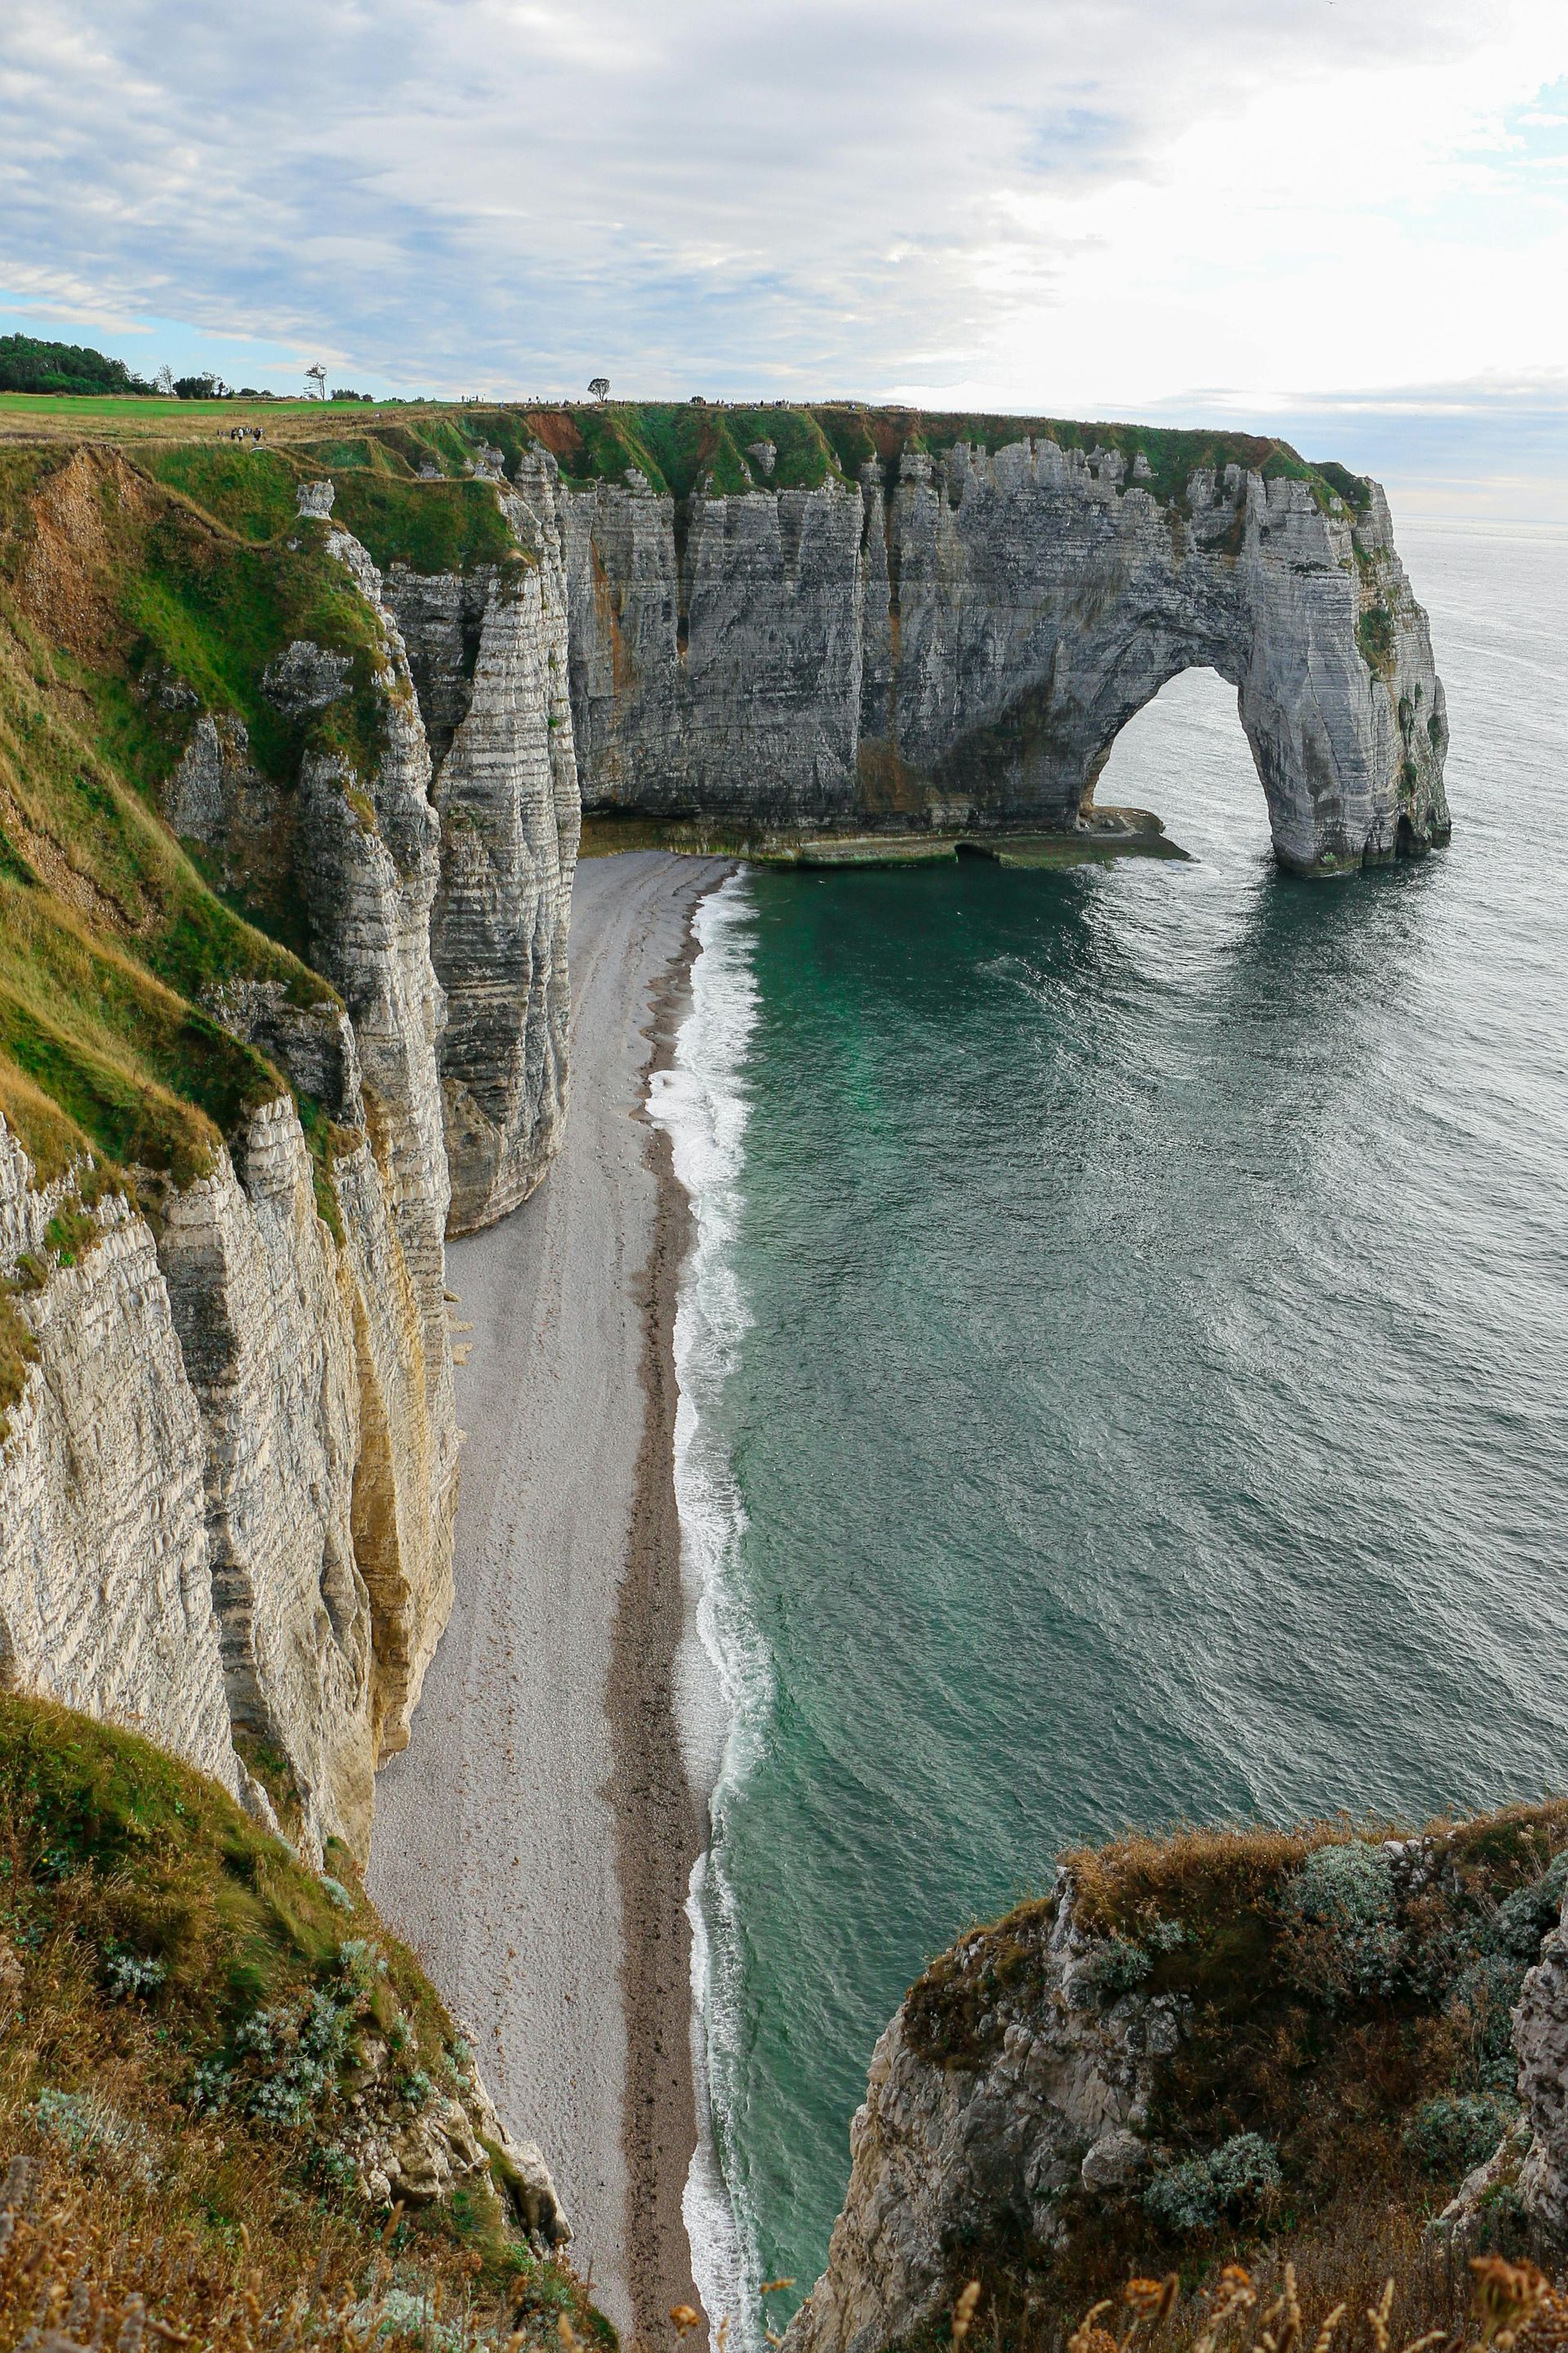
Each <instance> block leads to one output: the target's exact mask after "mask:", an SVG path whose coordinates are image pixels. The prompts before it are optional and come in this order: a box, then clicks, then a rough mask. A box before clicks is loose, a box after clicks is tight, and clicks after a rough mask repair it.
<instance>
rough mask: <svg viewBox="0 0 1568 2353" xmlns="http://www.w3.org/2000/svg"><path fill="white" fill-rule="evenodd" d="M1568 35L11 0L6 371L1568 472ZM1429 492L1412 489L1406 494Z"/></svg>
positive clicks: (1166, 8)
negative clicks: (1107, 426)
mask: <svg viewBox="0 0 1568 2353" xmlns="http://www.w3.org/2000/svg"><path fill="white" fill-rule="evenodd" d="M1565 294H1568V6H1565V5H1563V0H896V4H895V0H726V5H716V4H715V0H664V5H655V0H574V5H557V0H379V4H378V5H368V0H250V5H247V6H244V7H237V6H232V5H226V6H221V7H215V6H213V5H211V0H4V7H3V9H0V330H4V329H9V328H12V327H17V326H21V327H25V328H31V329H33V330H34V331H36V332H54V333H58V332H69V333H70V334H72V335H73V336H79V337H80V338H82V339H89V340H92V341H95V342H98V343H101V344H104V345H106V346H108V347H109V348H111V349H114V350H117V351H120V352H121V353H124V354H125V355H126V356H127V357H128V358H130V359H132V362H133V363H134V364H140V365H143V366H146V367H149V368H151V367H153V366H155V365H156V364H157V363H158V362H159V361H160V360H162V359H163V358H165V357H166V358H169V359H171V360H173V361H174V363H175V364H176V365H178V364H181V363H186V364H188V363H190V362H193V361H195V360H198V359H205V361H207V362H209V363H210V364H216V365H217V366H218V367H219V368H220V369H221V370H222V372H223V373H224V374H225V375H227V376H228V377H229V379H230V380H231V381H233V382H245V383H255V384H270V385H276V386H277V387H279V388H280V389H281V388H290V389H291V388H293V387H294V385H296V383H297V381H298V373H299V370H300V368H301V367H302V366H303V365H305V364H308V363H309V362H310V361H311V360H313V359H316V358H318V357H320V358H321V360H322V361H323V362H324V363H325V364H327V366H328V367H329V369H330V371H331V375H332V378H333V380H334V381H337V382H352V383H354V384H356V385H362V386H363V387H365V388H369V389H375V390H388V391H419V390H424V391H430V392H439V393H458V392H476V393H486V394H503V393H516V394H529V393H533V392H562V391H580V390H581V389H582V388H583V386H584V384H585V382H586V379H587V378H588V377H589V376H590V375H595V374H597V373H600V372H602V373H603V374H605V375H608V376H609V377H610V378H611V380H612V382H613V384H614V385H615V386H616V389H617V390H621V391H625V392H626V393H628V394H630V393H634V392H635V393H643V394H647V395H657V394H666V393H676V394H684V393H689V392H691V391H696V390H701V391H703V392H706V393H707V394H709V395H710V396H750V395H753V394H755V395H759V396H766V395H771V394H795V395H798V396H829V395H835V394H840V393H851V394H856V395H859V396H865V397H868V398H890V397H899V398H909V399H913V400H919V401H922V402H925V403H928V404H929V403H937V402H941V403H943V404H947V403H955V402H959V401H962V402H963V403H964V404H965V405H974V406H992V407H997V408H1016V409H1026V410H1027V409H1037V410H1047V411H1055V412H1057V413H1064V412H1066V413H1085V414H1098V415H1107V414H1113V415H1118V416H1131V415H1136V416H1149V417H1182V418H1189V417H1190V418H1194V419H1195V418H1200V417H1217V416H1225V417H1247V418H1250V419H1255V420H1257V421H1258V423H1259V424H1263V425H1268V426H1270V427H1273V428H1274V429H1279V430H1285V431H1288V432H1290V433H1291V434H1292V435H1293V436H1294V437H1295V438H1302V439H1304V440H1306V441H1307V442H1308V443H1310V444H1311V445H1312V446H1313V447H1314V448H1317V449H1318V450H1319V451H1320V452H1322V453H1326V452H1327V451H1328V450H1330V449H1341V450H1343V451H1344V452H1345V453H1346V454H1347V455H1349V456H1350V457H1351V458H1352V460H1355V459H1358V458H1359V459H1360V460H1361V462H1363V463H1367V464H1380V465H1382V467H1383V469H1384V470H1385V471H1395V472H1397V471H1399V470H1401V464H1402V465H1403V470H1404V471H1405V473H1407V474H1410V475H1412V476H1413V477H1415V476H1423V477H1426V476H1429V477H1431V478H1432V479H1437V478H1439V477H1446V478H1450V479H1451V478H1454V477H1455V476H1456V475H1466V474H1468V475H1471V476H1479V475H1485V476H1486V478H1487V479H1488V480H1490V481H1492V482H1494V483H1495V484H1498V485H1500V486H1503V487H1504V488H1505V489H1506V486H1507V485H1508V484H1509V483H1510V481H1512V482H1515V483H1516V484H1517V483H1521V482H1525V481H1527V480H1534V479H1535V478H1538V477H1542V476H1561V477H1565V478H1568V300H1565V299H1564V297H1565ZM1391 451H1392V452H1393V453H1394V456H1395V457H1396V458H1397V459H1400V461H1401V463H1400V464H1396V465H1395V466H1394V467H1392V468H1391V467H1390V466H1389V463H1388V459H1389V453H1390V452H1391Z"/></svg>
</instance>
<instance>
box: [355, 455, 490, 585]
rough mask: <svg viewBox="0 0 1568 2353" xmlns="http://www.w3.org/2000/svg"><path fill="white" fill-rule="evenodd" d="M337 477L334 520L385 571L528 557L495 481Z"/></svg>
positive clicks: (458, 567) (449, 568)
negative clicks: (503, 508)
mask: <svg viewBox="0 0 1568 2353" xmlns="http://www.w3.org/2000/svg"><path fill="white" fill-rule="evenodd" d="M334 480H336V482H337V499H336V501H335V504H334V506H333V509H332V512H333V516H334V519H335V520H336V521H338V522H342V523H343V524H344V525H345V526H346V527H347V529H348V530H350V531H352V532H353V535H354V537H355V538H356V539H358V540H362V541H363V543H364V545H365V546H366V547H367V548H368V549H369V550H370V552H371V554H372V555H373V556H374V558H375V561H376V563H377V564H378V565H380V566H381V568H382V570H383V571H386V570H388V569H389V568H390V567H391V566H392V565H394V564H406V565H408V566H409V568H410V569H411V570H412V571H415V572H422V573H426V574H428V573H434V572H470V571H472V570H473V569H474V568H475V566H476V565H481V564H494V565H508V564H521V563H523V562H525V561H526V558H525V557H524V555H523V553H522V551H521V548H520V547H519V546H518V543H517V541H516V540H515V539H514V538H513V536H512V533H511V526H510V524H509V522H507V519H506V517H505V515H504V514H502V512H501V511H500V503H499V501H498V500H497V498H496V493H495V488H494V485H493V484H492V483H489V482H484V481H472V480H468V481H439V482H410V481H404V480H398V479H397V478H396V477H395V476H391V475H384V474H369V473H365V474H349V475H346V476H344V477H342V478H341V479H339V478H337V477H334Z"/></svg>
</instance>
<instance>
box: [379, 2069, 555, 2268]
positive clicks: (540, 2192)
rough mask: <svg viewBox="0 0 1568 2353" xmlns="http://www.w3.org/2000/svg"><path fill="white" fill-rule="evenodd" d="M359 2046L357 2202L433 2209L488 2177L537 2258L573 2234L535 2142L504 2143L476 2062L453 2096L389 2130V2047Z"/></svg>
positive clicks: (504, 2134)
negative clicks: (385, 2106) (383, 2089)
mask: <svg viewBox="0 0 1568 2353" xmlns="http://www.w3.org/2000/svg"><path fill="white" fill-rule="evenodd" d="M361 2040H362V2047H363V2052H364V2060H365V2064H364V2066H363V2069H362V2071H361V2073H362V2080H363V2083H364V2084H365V2085H366V2092H365V2093H363V2094H361V2097H360V2103H359V2105H360V2106H361V2108H362V2110H363V2122H362V2124H361V2126H360V2128H359V2130H358V2132H357V2134H354V2135H351V2137H350V2140H349V2147H350V2149H351V2151H352V2155H353V2163H354V2168H355V2171H356V2173H357V2176H358V2181H359V2189H360V2193H361V2195H362V2196H363V2198H365V2199H366V2200H368V2201H369V2202H370V2204H371V2205H373V2206H375V2207H385V2206H390V2205H394V2204H396V2203H398V2202H401V2203H402V2204H404V2205H405V2206H416V2207H417V2206H432V2205H437V2204H439V2203H441V2202H443V2201H445V2200H449V2199H450V2198H451V2197H452V2195H453V2193H454V2191H455V2190H458V2189H461V2187H462V2185H463V2183H464V2182H465V2181H466V2180H470V2179H478V2178H479V2177H480V2176H484V2175H487V2174H488V2176H489V2180H490V2181H491V2183H493V2185H494V2186H495V2188H496V2189H497V2190H498V2191H499V2192H500V2196H501V2198H502V2200H503V2201H504V2202H505V2203H506V2204H507V2205H508V2206H510V2209H511V2211H512V2214H513V2216H514V2218H515V2219H516V2221H518V2222H519V2223H520V2224H521V2227H522V2229H523V2230H524V2231H525V2232H527V2233H528V2235H529V2237H530V2238H531V2240H532V2241H533V2242H534V2243H535V2245H536V2246H537V2247H538V2248H539V2249H540V2251H541V2252H542V2253H548V2252H549V2251H550V2250H551V2249H552V2248H553V2247H558V2246H563V2245H564V2244H565V2243H566V2242H567V2241H568V2240H569V2239H570V2238H571V2236H572V2226H571V2224H570V2223H569V2222H568V2221H567V2219H566V2214H565V2211H564V2209H563V2206H562V2204H561V2200H560V2198H559V2197H558V2196H557V2194H556V2189H555V2184H554V2182H553V2181H552V2179H551V2175H550V2168H549V2167H548V2165H547V2164H546V2163H545V2161H544V2156H543V2152H542V2150H541V2149H540V2148H539V2147H538V2146H537V2144H536V2143H535V2142H533V2141H514V2140H512V2139H510V2137H509V2136H508V2134H507V2130H506V2127H505V2126H504V2125H503V2124H502V2123H501V2120H500V2116H498V2115H497V2114H496V2109H495V2103H494V2102H493V2101H492V2100H491V2098H490V2095H489V2092H488V2091H487V2090H486V2089H485V2086H484V2084H483V2082H482V2081H481V2079H480V2076H479V2070H478V2068H477V2067H476V2066H475V2065H474V2063H473V2062H472V2061H471V2060H470V2061H469V2062H468V2064H467V2066H466V2068H464V2069H463V2070H462V2071H461V2073H460V2074H459V2077H458V2081H457V2084H456V2085H455V2088H454V2090H452V2091H451V2092H448V2093H446V2094H437V2096H435V2097H433V2098H432V2099H431V2100H430V2102H429V2103H428V2105H426V2106H425V2107H424V2108H422V2109H421V2110H420V2111H419V2112H418V2113H417V2114H416V2116H412V2117H408V2118H403V2117H399V2118H398V2119H397V2120H396V2121H395V2123H392V2124H390V2125H389V2123H388V2121H387V2118H386V2116H385V2115H384V2113H378V2112H377V2110H378V2104H377V2102H376V2099H375V2093H376V2089H377V2088H378V2085H379V2082H380V2079H381V2078H382V2077H383V2076H384V2074H385V2073H386V2072H387V2052H386V2046H385V2044H384V2042H379V2041H378V2040H377V2039H375V2038H374V2037H372V2036H363V2037H362V2038H361Z"/></svg>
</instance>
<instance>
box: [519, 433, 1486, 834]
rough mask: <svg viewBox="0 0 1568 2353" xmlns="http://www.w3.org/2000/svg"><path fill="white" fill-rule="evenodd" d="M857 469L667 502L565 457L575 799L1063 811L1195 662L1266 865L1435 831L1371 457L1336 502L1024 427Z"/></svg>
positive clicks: (1394, 559)
mask: <svg viewBox="0 0 1568 2353" xmlns="http://www.w3.org/2000/svg"><path fill="white" fill-rule="evenodd" d="M885 471H886V470H885V469H884V468H883V467H881V466H880V465H879V464H877V463H876V462H871V463H868V465H866V466H865V467H864V468H863V469H862V470H861V480H860V483H859V485H858V488H857V487H855V486H853V485H849V484H847V483H845V482H843V481H842V480H840V481H837V482H833V481H829V482H826V483H824V484H822V485H821V486H820V487H818V488H817V489H815V490H809V491H806V490H778V491H773V490H767V489H763V488H761V487H759V488H758V489H756V490H754V491H750V492H747V493H744V494H741V495H731V496H729V497H725V498H715V497H710V496H706V495H704V494H702V493H701V492H700V491H698V492H694V493H693V495H692V496H691V497H690V498H689V500H687V501H684V502H682V503H681V504H680V505H679V506H678V503H677V501H675V500H674V499H672V498H670V497H668V496H660V495H657V494H656V493H655V492H654V491H651V490H650V488H649V487H648V485H647V482H646V481H645V480H641V479H640V478H638V477H635V476H634V477H632V478H629V479H628V480H626V481H625V482H610V481H598V482H595V483H594V484H592V485H591V486H588V487H584V488H579V487H576V486H574V485H565V484H563V487H562V488H561V490H560V491H559V493H558V500H559V506H560V511H561V514H562V519H563V542H564V546H565V553H566V570H567V579H568V586H569V598H570V613H571V648H572V699H573V709H574V718H575V725H576V744H577V758H578V764H579V767H580V770H581V775H582V781H583V794H584V806H585V807H589V808H592V809H604V808H635V809H637V810H641V811H647V812H650V813H659V814H665V815H670V816H693V815H695V816H703V817H708V818H711V819H713V820H715V821H717V822H720V823H723V824H728V825H731V826H733V827H739V828H777V827H802V826H805V827H821V826H838V827H851V826H854V827H860V826H866V825H876V824H881V825H885V826H889V827H896V826H902V827H908V826H910V824H916V825H926V824H931V825H942V826H962V827H965V828H980V827H986V826H998V827H1006V826H1011V827H1027V826H1032V827H1038V828H1073V827H1076V826H1078V825H1079V823H1080V822H1082V821H1083V820H1084V819H1085V818H1087V817H1089V815H1090V814H1091V812H1092V808H1093V797H1094V788H1095V784H1096V781H1097V779H1098V777H1099V776H1100V771H1101V770H1102V768H1103V767H1104V765H1105V762H1106V760H1107V758H1108V757H1109V755H1110V747H1111V745H1112V744H1113V743H1114V742H1115V740H1116V737H1117V735H1118V733H1120V731H1121V728H1122V727H1124V726H1125V725H1126V723H1127V722H1128V720H1129V719H1131V717H1132V716H1133V714H1134V713H1135V712H1138V711H1140V710H1141V709H1142V707H1143V705H1144V704H1145V703H1147V702H1150V701H1151V700H1152V697H1153V696H1154V695H1155V694H1157V693H1158V691H1159V690H1160V688H1161V687H1162V686H1163V685H1164V684H1165V682H1166V681H1168V680H1169V679H1171V678H1173V677H1174V676H1175V675H1176V673H1177V672H1178V671H1180V670H1186V669H1191V668H1194V667H1201V666H1210V667H1212V668H1214V669H1215V670H1218V672H1219V673H1220V675H1221V677H1222V678H1224V679H1226V681H1228V682H1229V683H1230V684H1231V685H1233V686H1234V687H1235V688H1236V689H1237V704H1238V710H1239V714H1240V719H1241V724H1242V726H1243V728H1244V729H1245V731H1246V733H1247V741H1248V743H1249V744H1251V747H1252V751H1253V756H1254V759H1255V761H1256V763H1257V766H1258V776H1259V780H1260V782H1261V784H1262V786H1263V790H1264V794H1265V797H1266V799H1267V802H1268V817H1269V823H1270V827H1271V828H1272V832H1273V838H1274V843H1275V848H1276V850H1277V852H1278V854H1279V859H1280V860H1281V862H1282V863H1284V864H1285V865H1287V866H1289V867H1291V868H1294V869H1298V870H1300V871H1305V872H1313V873H1321V872H1329V871H1340V870H1342V869H1345V868H1347V867H1360V866H1362V865H1363V864H1377V863H1381V862H1383V861H1385V860H1391V859H1393V858H1394V857H1395V856H1396V855H1401V854H1406V853H1416V852H1418V851H1420V850H1421V849H1425V848H1426V847H1427V846H1428V845H1430V844H1431V843H1434V842H1438V841H1441V840H1444V839H1446V838H1447V830H1448V817H1447V802H1446V800H1445V797H1444V793H1443V781H1442V772H1443V760H1444V755H1445V753H1446V751H1447V718H1446V713H1445V707H1444V699H1443V691H1442V687H1441V685H1440V683H1439V681H1438V679H1437V676H1436V670H1435V668H1434V665H1433V659H1432V649H1431V643H1430V638H1429V634H1428V630H1427V626H1426V616H1425V614H1424V613H1423V612H1422V610H1421V608H1420V607H1419V606H1418V605H1417V604H1416V603H1415V599H1414V596H1412V594H1411V591H1410V587H1409V584H1408V582H1407V580H1406V578H1405V572H1404V569H1403V567H1402V565H1400V562H1399V559H1398V556H1397V554H1396V553H1395V551H1394V541H1393V533H1392V528H1391V524H1390V521H1389V514H1388V507H1387V502H1386V501H1385V500H1384V495H1383V492H1382V491H1380V490H1379V489H1378V488H1377V486H1376V485H1375V484H1370V485H1366V486H1364V489H1365V503H1364V506H1363V507H1362V508H1360V509H1352V507H1351V506H1349V505H1348V504H1347V503H1346V502H1345V501H1344V500H1342V499H1341V498H1340V497H1339V496H1338V494H1337V493H1326V492H1324V491H1322V490H1321V486H1319V485H1316V484H1313V483H1310V482H1308V481H1305V480H1294V479H1279V480H1265V479H1264V477H1263V476H1262V475H1261V474H1260V473H1256V472H1245V471H1243V470H1242V469H1241V468H1240V467H1239V466H1236V465H1231V466H1227V467H1226V468H1225V469H1224V470H1223V471H1221V472H1219V473H1217V474H1216V473H1215V472H1214V471H1212V470H1209V471H1199V472H1195V473H1194V474H1193V476H1192V477H1191V479H1190V480H1189V481H1188V482H1187V484H1186V486H1185V489H1184V493H1183V495H1182V496H1181V497H1180V498H1179V499H1177V500H1173V501H1170V502H1168V503H1165V504H1162V503H1161V502H1160V501H1159V500H1158V499H1156V497H1155V496H1154V494H1153V492H1152V490H1150V489H1149V488H1148V487H1146V486H1145V483H1144V482H1143V481H1142V480H1139V479H1137V475H1138V467H1137V466H1136V465H1135V466H1134V468H1133V470H1132V473H1131V475H1130V474H1129V472H1128V470H1127V466H1126V461H1125V459H1124V458H1123V457H1122V456H1121V453H1120V452H1117V451H1094V452H1090V453H1087V454H1086V453H1085V452H1083V451H1081V450H1077V449H1074V450H1067V449H1063V448H1058V445H1057V444H1056V442H1054V441H1052V440H1050V439H1049V438H1045V437H1040V438H1033V439H1027V440H1021V441H1017V442H1015V443H1013V444H1012V445H1010V446H1007V447H1004V448H998V449H996V450H994V452H987V451H985V450H984V449H981V448H972V447H970V446H968V445H967V444H965V443H963V442H960V443H958V444H956V445H955V446H954V447H953V448H952V449H950V450H949V451H948V452H947V453H946V455H945V456H944V457H943V458H942V459H934V460H933V459H931V457H929V456H927V455H925V454H924V453H923V452H921V451H919V450H906V451H905V453H904V455H903V457H902V459H901V460H900V466H899V477H898V480H896V482H891V483H889V482H887V481H885V480H884V473H885ZM1143 472H1144V473H1145V474H1146V473H1147V468H1144V469H1143Z"/></svg>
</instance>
